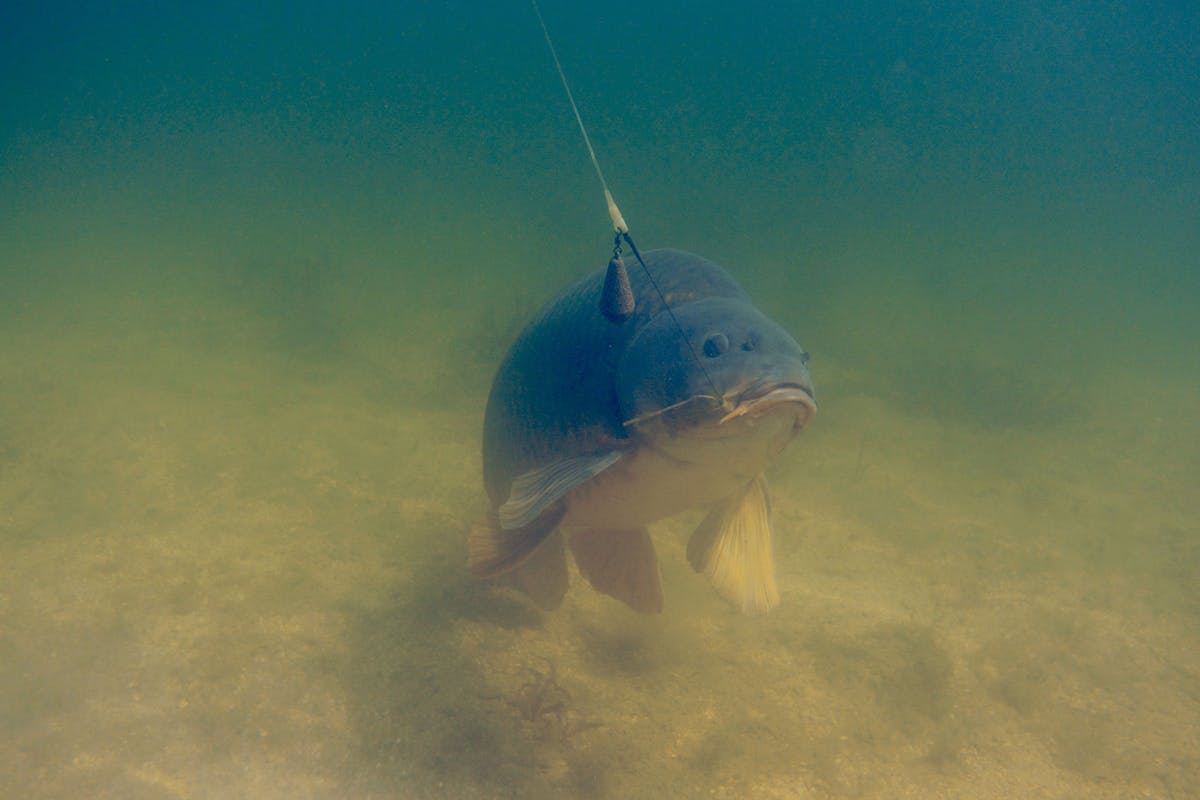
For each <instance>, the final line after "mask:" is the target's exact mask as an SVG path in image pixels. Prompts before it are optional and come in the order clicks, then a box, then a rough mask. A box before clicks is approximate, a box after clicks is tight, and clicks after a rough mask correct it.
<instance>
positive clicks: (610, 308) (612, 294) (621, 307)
mask: <svg viewBox="0 0 1200 800" xmlns="http://www.w3.org/2000/svg"><path fill="white" fill-rule="evenodd" d="M529 2H530V3H531V4H532V5H533V13H535V14H537V18H538V24H540V25H541V26H542V35H543V36H544V37H546V46H547V47H548V48H549V49H550V57H551V58H553V59H554V67H555V69H557V70H558V79H559V80H560V81H562V87H563V90H564V91H565V92H566V93H567V100H569V101H570V103H571V111H573V112H574V113H575V122H576V123H578V125H579V132H580V133H581V134H583V143H584V144H585V145H587V151H588V157H589V158H590V159H591V160H592V166H593V167H594V168H595V170H596V177H597V178H599V179H600V187H601V188H602V189H604V202H605V204H606V205H607V206H608V216H609V218H610V219H612V224H613V230H614V231H615V235H614V237H613V255H612V259H611V260H610V261H609V262H608V273H607V274H606V275H605V277H604V289H603V292H602V293H601V297H600V309H601V311H602V312H603V314H604V316H605V317H606V318H607V319H608V320H609V321H610V322H624V321H625V320H626V319H628V318H629V316H630V315H631V314H633V309H634V300H633V289H632V288H631V287H630V285H629V275H628V273H626V271H625V262H624V261H623V260H622V259H621V243H622V242H624V243H625V244H628V245H629V249H630V251H631V252H632V253H633V256H634V258H636V259H637V262H638V264H639V265H641V268H642V272H643V273H645V275H646V278H647V280H649V281H650V285H651V286H653V287H654V292H655V293H656V294H657V295H658V299H659V300H661V301H662V304H663V308H664V309H666V312H667V314H669V315H670V317H671V322H673V323H674V324H675V328H676V329H677V330H678V331H679V336H680V338H682V339H683V343H684V344H686V345H687V348H688V351H689V352H690V353H691V354H692V360H693V361H695V362H696V366H697V367H699V368H700V372H701V374H703V375H704V379H705V380H706V381H707V382H708V385H709V386H710V387H712V390H713V395H714V399H715V400H716V401H718V402H720V403H722V405H724V397H723V395H722V393H721V390H720V389H718V388H717V384H716V383H715V382H714V381H713V379H712V377H710V376H709V374H708V370H706V369H705V368H704V363H703V362H702V361H701V360H700V356H699V354H698V353H697V352H696V348H695V347H693V346H692V341H691V339H689V338H688V335H687V332H686V331H684V329H683V326H682V325H680V324H679V320H678V318H676V316H675V312H674V311H672V310H671V305H670V303H668V302H667V297H666V295H665V294H663V291H662V289H660V288H659V286H658V281H656V280H655V279H654V275H653V274H652V273H651V272H650V268H649V267H647V266H646V262H645V261H643V260H642V254H641V253H640V252H639V251H638V248H637V245H636V244H634V243H633V237H632V236H630V235H629V226H628V225H626V224H625V218H624V217H623V216H621V209H619V208H617V202H616V201H615V200H614V199H613V196H612V192H610V191H609V190H608V181H606V180H604V171H603V170H602V169H600V161H599V159H597V158H596V150H595V148H593V147H592V139H591V137H590V136H588V132H587V128H586V127H584V124H583V117H582V116H581V115H580V113H579V106H578V105H577V104H576V103H575V95H574V93H573V92H572V91H571V85H570V84H569V83H567V74H566V72H564V71H563V68H562V62H561V61H559V59H558V51H557V50H556V49H555V48H554V41H553V40H552V39H551V38H550V29H549V28H547V27H546V20H545V19H544V18H543V17H542V10H541V9H540V8H538V4H537V0H529Z"/></svg>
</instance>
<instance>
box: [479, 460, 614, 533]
mask: <svg viewBox="0 0 1200 800" xmlns="http://www.w3.org/2000/svg"><path fill="white" fill-rule="evenodd" d="M621 455H622V453H621V451H620V450H608V451H605V452H603V453H596V454H593V455H587V456H574V457H572V458H564V459H562V460H561V461H554V462H551V463H549V464H546V465H545V466H542V467H538V468H537V469H532V470H530V471H528V472H524V473H522V474H520V475H518V476H517V477H516V479H515V480H513V482H512V487H511V488H510V489H509V491H508V500H506V501H505V502H504V504H503V505H501V506H500V508H499V509H498V511H497V518H498V519H499V521H500V527H502V528H504V530H516V529H517V528H521V527H524V526H525V525H528V524H529V523H531V522H533V521H534V520H535V519H537V518H538V516H539V515H540V514H541V513H542V512H543V511H545V510H546V509H547V508H549V507H550V506H552V505H553V504H554V503H556V502H557V501H558V500H560V499H562V497H563V496H564V495H566V493H567V492H569V491H571V490H572V489H574V488H575V487H576V486H578V485H579V484H581V483H583V482H584V481H587V480H590V479H592V478H594V477H596V476H597V475H599V474H600V473H601V472H603V471H604V470H606V469H608V468H609V467H611V466H612V465H613V464H615V463H616V462H617V460H618V459H619V458H620V457H621Z"/></svg>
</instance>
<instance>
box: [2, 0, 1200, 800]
mask: <svg viewBox="0 0 1200 800" xmlns="http://www.w3.org/2000/svg"><path fill="white" fill-rule="evenodd" d="M543 11H544V12H545V14H546V16H547V21H548V23H549V24H550V25H551V28H552V30H554V31H555V32H556V35H557V36H558V38H559V47H560V50H561V52H562V55H563V56H564V66H565V67H566V69H567V71H568V73H569V74H570V75H571V76H572V79H573V81H574V83H575V88H576V91H577V93H578V94H579V97H580V100H581V105H582V106H583V108H582V110H583V113H584V115H585V118H586V119H587V120H588V121H589V123H590V124H591V126H592V133H593V137H594V139H595V140H596V144H597V148H598V151H599V155H600V157H601V159H602V161H603V163H604V166H605V169H606V172H607V173H608V178H609V180H610V183H611V184H612V185H613V189H614V192H615V193H616V194H617V196H618V199H619V200H620V201H621V206H622V210H623V211H624V212H625V216H626V218H627V219H628V220H629V222H630V224H631V226H632V227H633V229H634V233H635V235H636V236H637V237H638V241H639V244H640V245H641V246H642V247H644V248H649V247H655V246H675V247H682V248H685V249H690V250H694V251H696V252H699V253H702V254H704V255H706V256H708V257H710V258H713V259H715V260H717V261H718V262H720V263H722V264H724V265H725V266H726V267H727V268H728V269H730V271H731V272H733V273H734V274H735V275H736V276H737V277H738V278H739V279H740V280H741V281H742V283H743V285H744V286H745V287H746V288H747V290H748V291H749V292H750V293H751V294H752V295H753V296H754V297H755V298H756V299H757V300H758V301H759V304H760V306H761V307H762V308H763V309H764V310H765V311H766V312H767V313H769V314H770V315H772V316H773V317H774V318H776V319H777V320H779V321H780V322H781V323H782V324H783V325H784V326H785V327H787V328H788V329H789V330H791V331H793V332H794V333H795V334H796V335H797V337H798V338H799V339H800V341H801V342H802V343H803V344H804V346H805V347H806V348H807V349H808V350H809V351H811V353H812V354H813V360H812V364H811V366H812V370H813V373H814V377H815V380H816V381H817V387H818V393H819V400H820V403H821V411H820V413H819V414H818V416H817V418H816V419H815V420H814V422H813V423H812V425H811V426H810V427H809V428H808V429H807V430H806V431H805V433H804V434H803V435H802V437H801V439H800V441H799V442H798V443H797V444H796V445H795V446H793V448H792V449H791V450H790V451H789V453H788V455H787V457H786V458H785V459H784V461H783V462H782V463H781V464H780V465H779V466H778V467H777V468H776V469H774V470H773V471H772V473H771V475H770V479H771V483H772V488H773V492H774V496H775V509H774V511H775V523H776V528H777V537H778V540H777V545H776V551H777V552H776V557H777V561H778V565H779V583H780V590H781V594H782V599H783V602H782V605H781V607H780V608H779V609H777V610H776V611H774V612H772V613H771V614H769V615H767V616H765V617H762V618H744V617H741V616H739V615H737V614H736V613H734V612H733V611H732V610H730V609H729V608H728V607H727V606H726V605H725V604H724V603H723V602H722V601H721V600H720V599H719V598H718V597H716V596H715V595H714V593H713V592H712V591H711V590H710V589H709V587H708V586H707V585H706V583H705V581H704V580H703V578H702V577H700V576H697V575H695V574H694V573H692V571H691V569H690V567H688V565H687V560H686V558H685V555H684V545H685V542H686V540H687V536H688V535H689V533H690V531H691V530H692V528H693V527H694V526H695V524H696V523H697V521H698V519H699V517H698V515H694V514H692V515H684V516H682V517H680V518H678V519H674V520H671V521H668V522H666V523H663V524H661V525H658V526H656V527H655V529H654V536H655V541H656V545H657V547H658V549H659V552H660V560H661V564H662V569H663V578H664V585H665V591H666V603H667V609H666V612H665V613H664V614H663V615H661V616H660V617H654V618H643V617H638V616H636V615H635V614H633V613H632V612H629V611H627V610H626V609H625V608H623V607H621V606H620V605H619V604H618V603H615V602H614V601H612V600H609V599H607V598H604V597H601V596H599V595H597V594H595V593H594V592H592V591H591V590H590V589H589V588H587V587H586V586H584V585H582V584H581V583H580V582H579V581H576V584H575V585H574V586H573V587H572V590H571V592H570V593H569V594H568V597H567V600H566V602H565V604H564V606H563V608H562V609H560V610H559V611H557V612H555V613H552V614H544V613H541V612H539V611H536V610H535V609H534V608H533V607H532V606H531V605H529V604H528V603H527V602H526V601H525V600H524V599H523V598H522V597H521V596H520V595H518V594H516V593H514V592H512V591H511V590H509V589H507V588H505V587H504V586H502V585H494V584H490V583H485V582H477V581H475V580H474V579H473V578H471V576H470V575H469V574H468V573H467V571H466V569H465V566H464V564H465V537H466V531H467V528H468V527H469V525H470V524H471V523H472V522H473V521H474V520H475V519H476V518H477V517H478V515H479V514H480V513H481V512H482V511H483V509H484V497H483V491H482V486H481V480H480V475H479V463H478V462H479V432H480V427H481V423H482V414H483V406H484V402H485V399H486V394H487V390H488V386H489V384H490V381H491V376H492V372H493V371H494V369H495V368H496V366H497V364H498V363H499V360H500V358H501V357H502V356H503V353H504V350H505V348H506V347H507V345H508V343H509V342H510V341H511V339H512V338H513V336H515V334H516V331H517V330H518V329H519V326H520V325H521V324H522V322H523V320H524V319H526V318H527V317H528V316H529V315H530V314H531V313H532V312H533V311H534V310H535V309H536V307H537V306H538V305H539V304H540V303H542V302H543V301H544V300H546V299H547V298H549V297H550V296H552V295H553V294H554V293H555V292H557V290H558V289H559V288H561V287H562V286H563V285H565V284H566V283H568V282H570V281H572V280H574V279H575V278H576V277H577V276H579V275H580V274H582V273H583V272H584V271H587V270H590V269H594V268H596V267H599V266H602V265H603V264H604V262H605V261H606V260H607V258H608V248H609V244H610V239H609V234H608V232H607V220H606V218H605V214H604V208H603V204H602V202H601V198H600V194H599V190H598V189H597V187H596V185H595V178H594V176H593V175H592V174H591V173H590V171H589V168H588V164H587V163H586V161H585V154H584V151H583V148H582V145H581V144H580V142H579V141H578V139H577V133H576V131H575V130H574V129H573V128H572V120H571V118H570V116H569V110H568V109H567V107H566V106H565V101H564V100H563V98H562V96H561V94H560V89H559V87H558V86H557V85H556V83H555V76H554V74H553V72H552V66H551V64H550V62H549V60H548V56H547V55H546V53H545V51H544V49H543V48H544V44H543V42H542V41H541V38H540V32H539V31H538V29H537V27H536V21H535V20H534V18H533V17H532V13H531V12H530V11H529V9H528V8H526V7H525V6H524V5H522V4H520V3H516V4H513V5H512V7H508V6H491V5H483V4H462V3H454V4H451V3H447V4H419V5H416V6H413V5H412V4H400V5H399V6H396V7H383V6H363V7H356V8H343V7H341V6H337V7H334V6H332V5H331V6H324V5H308V6H301V7H299V8H298V9H297V8H294V7H291V6H289V7H288V8H286V9H284V8H282V7H281V8H270V9H250V8H245V7H241V6H231V7H223V6H221V7H216V8H214V9H211V10H209V11H206V12H204V13H203V14H199V15H198V16H195V17H188V16H186V15H177V14H171V13H168V12H162V11H158V10H152V9H135V10H130V9H128V8H123V9H122V10H121V11H120V12H118V11H116V10H108V11H105V10H97V9H91V10H87V11H80V10H75V11H74V12H72V13H70V14H67V13H65V11H62V10H60V11H59V12H54V13H51V12H50V11H45V12H20V11H4V12H2V13H3V18H4V20H5V22H4V24H3V25H0V29H3V31H4V32H3V34H0V35H3V36H4V37H5V38H4V47H3V48H0V50H2V51H3V52H4V53H5V55H4V56H2V58H3V64H4V67H3V72H4V75H3V77H4V78H5V79H6V80H5V81H4V83H3V86H2V87H0V90H2V91H3V93H4V96H5V97H6V98H7V102H5V103H4V106H3V110H2V111H0V121H2V123H3V127H2V128H0V165H2V167H3V168H2V169H0V203H2V207H3V213H2V214H0V776H2V778H0V794H2V795H4V796H6V797H8V796H11V797H29V798H43V797H44V798H78V797H91V798H211V797H254V798H259V797H262V798H270V797H287V798H305V797H311V798H344V797H356V798H425V797H433V798H443V797H444V798H470V797H514V798H515V797H520V798H526V797H545V798H550V797H556V798H557V797H579V798H618V797H620V798H659V797H719V798H746V797H755V798H840V797H872V798H897V797H913V798H932V797H947V798H949V797H972V798H1011V797H1031V798H1032V797H1045V798H1066V797H1101V798H1127V797H1149V798H1184V797H1190V796H1194V795H1197V794H1200V758H1198V757H1197V753H1200V633H1198V632H1200V625H1198V621H1200V583H1198V581H1197V575H1200V529H1198V526H1197V519H1200V494H1197V492H1196V490H1195V487H1196V485H1197V478H1198V477H1200V423H1198V422H1197V415H1196V409H1197V408H1198V407H1200V382H1198V380H1197V366H1198V363H1197V360H1196V356H1195V347H1194V342H1195V341H1196V339H1197V334H1198V333H1200V312H1198V311H1197V309H1198V308H1200V277H1198V276H1200V269H1198V267H1200V264H1198V263H1197V257H1196V253H1197V252H1198V249H1200V248H1198V245H1200V233H1198V231H1200V226H1197V225H1196V220H1197V219H1200V213H1198V212H1200V207H1198V205H1197V199H1196V195H1195V192H1194V176H1195V175H1196V174H1197V166H1198V161H1200V159H1198V158H1197V156H1198V154H1200V153H1198V146H1197V141H1196V138H1195V135H1194V132H1195V130H1196V124H1197V122H1198V120H1197V119H1196V112H1195V106H1194V104H1189V103H1187V102H1184V101H1183V99H1184V98H1187V97H1190V96H1194V92H1195V90H1196V88H1197V87H1196V86H1195V80H1196V78H1195V75H1196V73H1195V70H1193V69H1191V67H1190V66H1189V65H1191V66H1194V65H1195V64H1196V62H1197V45H1196V42H1195V40H1194V37H1193V36H1191V35H1190V34H1188V33H1187V32H1188V31H1192V30H1195V25H1196V20H1195V19H1190V20H1189V19H1185V18H1184V17H1183V15H1182V13H1179V12H1168V11H1167V10H1165V9H1157V10H1153V11H1151V10H1150V9H1148V8H1143V7H1141V6H1138V5H1135V6H1108V5H1104V4H1100V3H1084V4H1074V5H1069V4H1062V5H1054V6H1050V7H1044V6H1036V7H1035V6H1022V5H1017V6H1014V7H1013V8H1012V9H1011V10H1008V11H1005V12H1004V13H1003V14H1002V15H1000V16H997V17H990V16H985V15H982V14H981V13H979V12H967V11H965V10H962V9H960V8H958V7H957V6H947V7H946V8H930V9H925V10H915V9H906V8H902V9H891V10H888V11H875V12H873V13H872V14H871V16H869V17H859V16H856V15H855V14H853V13H852V12H831V11H823V10H820V9H815V10H812V11H805V10H800V11H795V10H793V11H792V12H790V13H789V14H788V15H787V16H786V17H780V16H779V15H778V11H777V10H774V9H773V8H772V6H771V5H770V4H761V5H760V4H753V3H752V4H750V5H749V6H747V7H745V8H741V9H738V13H731V12H730V10H729V9H728V8H727V7H719V8H718V7H716V6H713V7H711V8H709V7H707V6H700V7H693V6H689V8H688V9H687V10H686V11H684V10H681V9H680V8H677V7H668V6H665V5H660V6H658V7H654V8H650V9H645V8H643V7H640V6H634V5H628V6H625V5H618V6H616V7H614V6H612V5H608V6H605V7H604V8H596V9H586V10H579V9H576V10H573V11H567V10H565V9H564V8H559V7H556V6H555V5H554V4H552V3H549V2H548V0H547V2H546V3H545V4H544V7H543ZM196 13H198V12H196ZM1171 14H1175V16H1171Z"/></svg>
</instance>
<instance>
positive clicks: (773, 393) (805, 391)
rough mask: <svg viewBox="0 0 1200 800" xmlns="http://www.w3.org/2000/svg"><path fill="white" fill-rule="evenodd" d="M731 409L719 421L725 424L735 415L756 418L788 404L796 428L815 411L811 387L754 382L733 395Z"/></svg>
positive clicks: (736, 417) (815, 406)
mask: <svg viewBox="0 0 1200 800" xmlns="http://www.w3.org/2000/svg"><path fill="white" fill-rule="evenodd" d="M736 398H737V399H736V401H735V402H734V405H733V409H732V410H730V411H729V412H728V413H726V414H725V416H723V417H721V419H720V420H718V424H719V425H724V424H725V423H727V422H729V421H730V420H734V419H738V418H749V419H752V420H753V419H757V418H759V417H762V416H763V415H765V414H768V413H770V412H771V411H774V410H775V409H777V408H780V407H781V406H791V407H793V408H792V410H793V411H794V413H795V415H796V423H795V424H796V427H797V428H803V427H804V426H805V425H807V424H808V421H809V420H810V419H812V417H813V415H814V414H816V413H817V401H816V398H814V397H813V392H812V389H811V388H809V387H808V386H804V385H803V384H799V383H768V384H764V383H756V384H754V385H752V386H750V387H748V388H746V389H743V390H742V391H741V392H738V393H737V394H736Z"/></svg>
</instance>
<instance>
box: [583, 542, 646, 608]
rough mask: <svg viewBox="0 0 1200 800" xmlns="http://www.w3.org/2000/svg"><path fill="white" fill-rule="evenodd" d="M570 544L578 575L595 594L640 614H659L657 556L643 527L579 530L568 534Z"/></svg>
mask: <svg viewBox="0 0 1200 800" xmlns="http://www.w3.org/2000/svg"><path fill="white" fill-rule="evenodd" d="M570 542H571V552H572V553H573V554H574V556H575V564H576V565H577V566H578V567H579V572H580V573H581V574H582V575H583V577H585V578H587V579H588V582H589V583H591V584H592V586H593V587H595V589H596V591H598V592H601V593H603V594H606V595H609V596H610V597H615V598H617V599H618V600H620V601H621V602H622V603H624V604H625V605H627V606H629V607H630V608H632V609H633V610H634V611H640V612H641V613H643V614H657V613H659V612H661V611H662V606H663V595H662V578H660V577H659V574H658V557H657V556H656V555H655V553H654V543H653V542H651V541H650V534H648V533H647V532H646V529H645V528H638V529H635V530H591V529H581V530H577V531H574V532H573V533H572V534H571V539H570Z"/></svg>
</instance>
